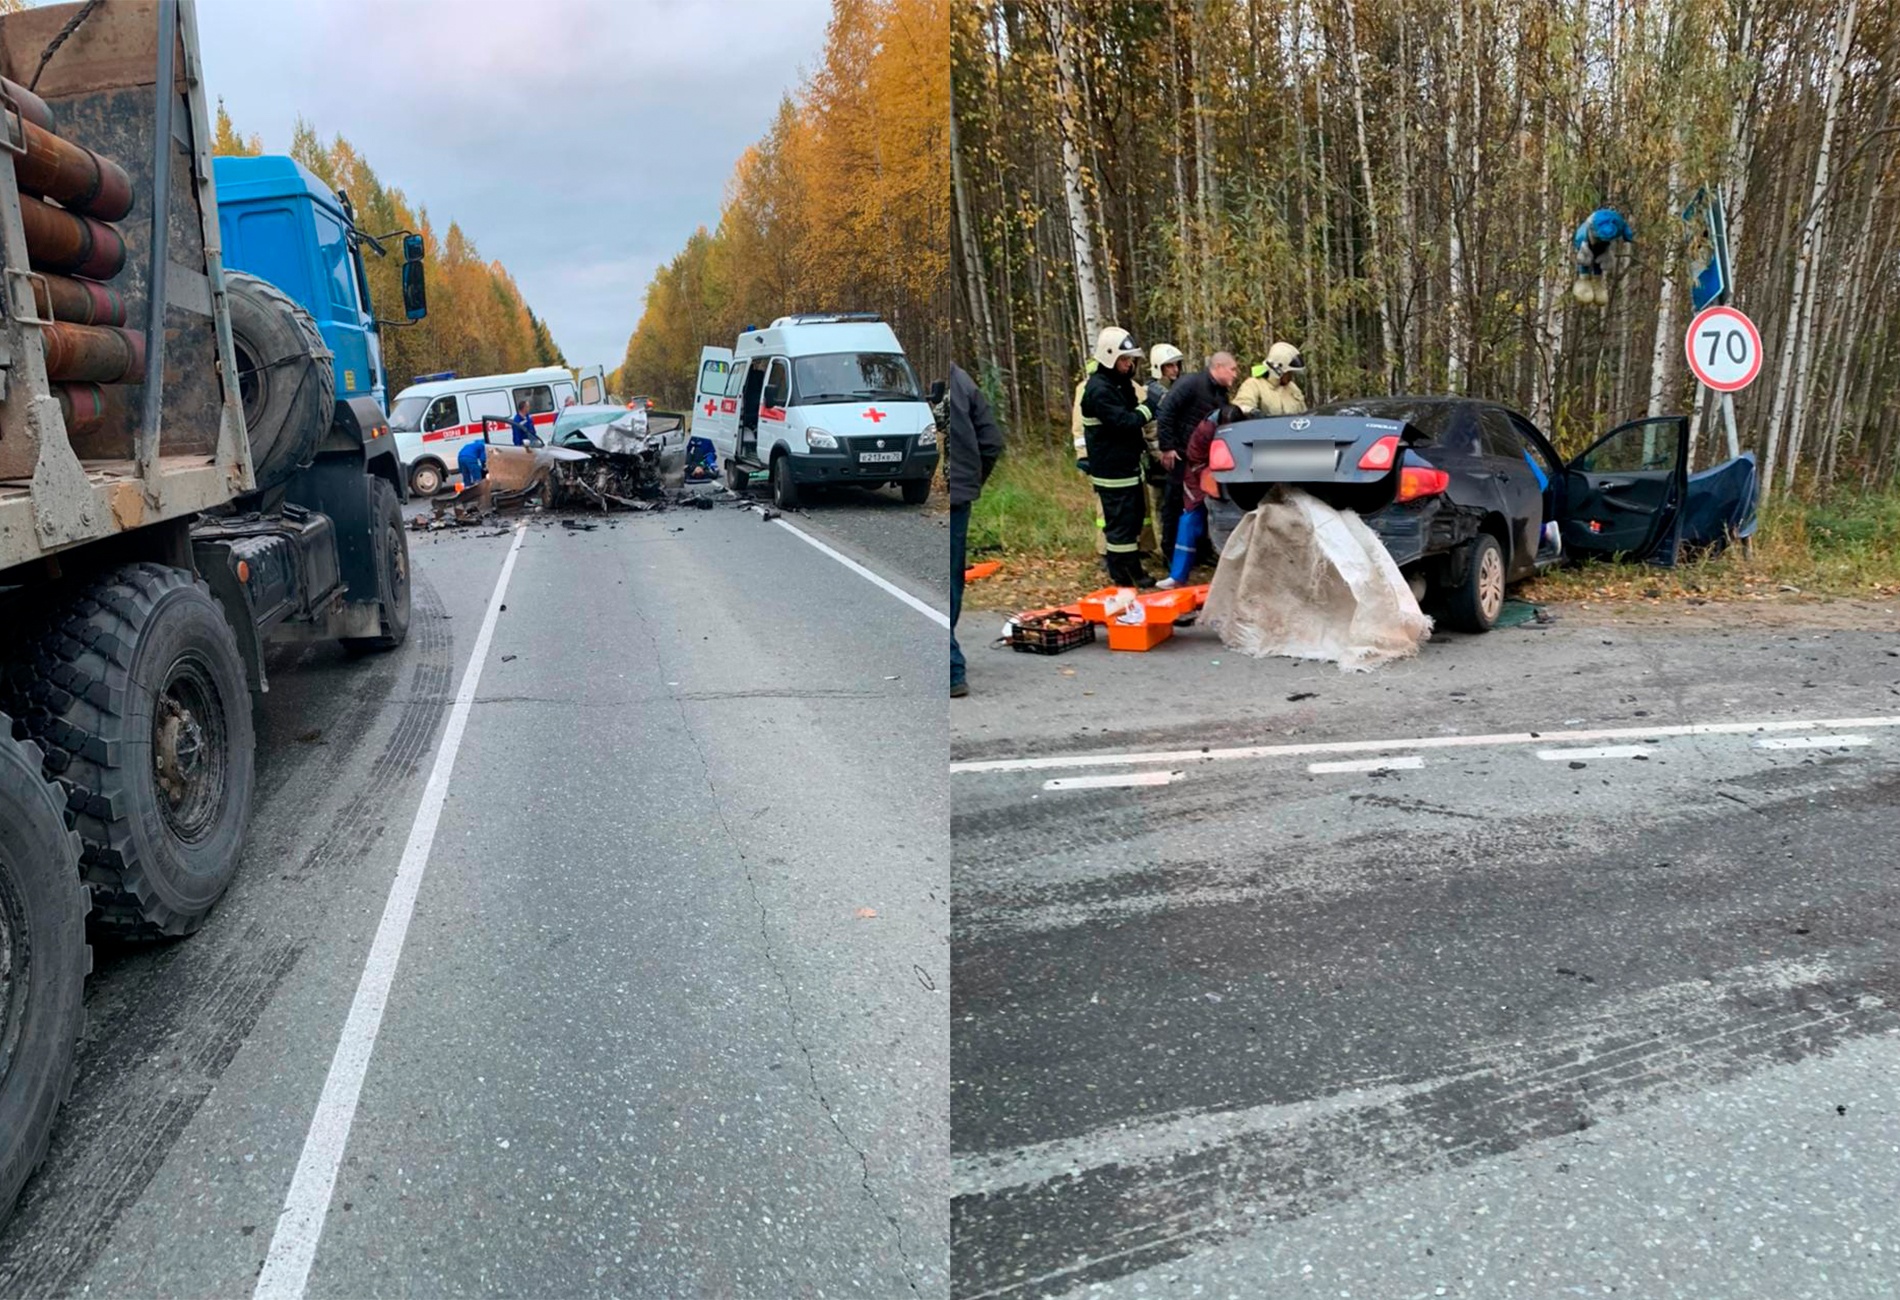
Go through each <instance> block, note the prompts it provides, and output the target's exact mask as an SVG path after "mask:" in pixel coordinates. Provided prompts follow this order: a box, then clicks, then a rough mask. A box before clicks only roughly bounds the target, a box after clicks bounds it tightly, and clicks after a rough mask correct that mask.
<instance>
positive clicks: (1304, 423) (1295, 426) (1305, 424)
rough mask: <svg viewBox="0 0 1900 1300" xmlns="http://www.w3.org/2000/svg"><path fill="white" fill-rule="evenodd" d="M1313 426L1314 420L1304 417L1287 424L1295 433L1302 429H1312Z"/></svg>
mask: <svg viewBox="0 0 1900 1300" xmlns="http://www.w3.org/2000/svg"><path fill="white" fill-rule="evenodd" d="M1312 426H1313V422H1312V421H1311V420H1308V419H1304V418H1302V419H1298V420H1295V421H1293V423H1291V424H1289V425H1287V428H1289V429H1291V430H1293V432H1295V433H1298V432H1299V431H1300V430H1301V429H1310V428H1311V427H1312Z"/></svg>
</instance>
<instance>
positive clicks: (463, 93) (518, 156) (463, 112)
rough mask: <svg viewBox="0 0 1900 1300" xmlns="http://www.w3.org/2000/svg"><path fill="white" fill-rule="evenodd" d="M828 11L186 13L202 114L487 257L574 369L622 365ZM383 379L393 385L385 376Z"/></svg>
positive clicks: (614, 5)
mask: <svg viewBox="0 0 1900 1300" xmlns="http://www.w3.org/2000/svg"><path fill="white" fill-rule="evenodd" d="M830 13H831V6H830V3H829V0H770V2H769V3H765V2H762V0H739V2H738V3H731V2H730V0H725V2H723V3H716V2H714V0H268V2H267V3H259V2H258V0H200V2H199V6H198V27H199V38H200V40H201V41H202V44H203V50H204V61H205V78H206V81H207V83H208V88H209V90H210V95H209V99H210V100H211V101H212V102H213V103H214V104H215V102H216V100H217V99H218V98H219V97H222V98H223V99H224V104H225V107H226V108H227V109H229V110H230V112H231V117H232V119H233V121H234V122H235V124H236V126H237V128H238V130H240V131H242V132H244V133H245V134H247V135H249V134H252V133H256V134H259V135H262V136H263V137H264V147H265V149H266V150H268V151H270V152H273V153H275V152H281V151H285V150H288V148H289V147H290V132H291V126H292V124H293V123H294V122H295V120H296V118H297V115H298V114H299V113H301V114H303V116H305V117H306V118H308V119H310V121H311V122H312V123H313V124H314V125H315V126H316V128H317V131H318V132H319V134H321V135H322V136H323V137H324V138H325V139H326V140H327V139H329V138H330V137H332V136H334V135H337V134H341V135H343V136H344V137H346V138H347V139H348V140H349V141H350V142H351V143H352V144H354V145H355V146H356V147H357V148H358V149H359V150H360V151H361V152H362V154H363V156H364V157H365V158H366V159H368V160H369V163H370V165H371V166H372V167H374V168H375V169H376V174H377V176H378V177H380V178H381V179H382V181H383V183H384V184H386V185H393V186H397V187H399V188H401V189H402V190H403V191H404V192H405V193H406V194H407V195H408V197H409V200H410V202H411V203H415V204H421V205H426V206H427V207H428V209H429V216H430V219H431V220H432V221H434V222H435V223H436V227H437V229H438V230H442V229H446V228H447V225H448V221H449V220H450V219H451V218H453V219H454V220H456V221H459V222H461V224H462V229H463V230H464V231H466V232H467V233H468V235H469V237H470V238H472V239H473V240H474V241H475V245H476V247H477V248H478V249H480V250H481V253H482V255H483V256H484V257H487V258H491V259H492V258H499V259H500V260H501V262H502V263H503V264H504V265H505V266H507V267H508V269H509V271H510V272H511V273H512V274H513V275H514V277H515V280H516V281H517V282H518V283H519V284H520V286H521V290H522V293H523V294H525V295H526V297H527V299H528V304H529V306H531V307H532V308H533V309H534V311H535V314H537V315H539V316H543V317H545V318H546V319H547V321H548V325H549V327H550V328H551V329H552V330H553V331H554V338H555V341H556V342H557V343H559V344H560V346H561V349H562V351H564V352H565V353H566V354H567V359H568V361H569V362H571V363H573V364H575V365H591V364H594V363H602V364H605V365H606V366H608V367H609V368H610V369H611V368H612V367H614V366H617V365H618V364H620V358H621V355H622V353H623V352H624V350H625V348H626V344H627V335H628V334H630V333H631V332H632V331H633V327H634V324H635V323H636V322H637V321H638V320H639V317H640V307H641V299H642V295H643V294H644V293H645V292H646V286H647V281H648V279H649V278H650V277H651V276H652V274H653V271H654V269H655V268H656V267H657V266H659V265H660V264H661V263H663V262H665V261H668V260H670V259H671V258H672V256H673V255H674V254H675V253H677V252H678V251H679V249H680V247H681V246H682V245H683V244H684V243H685V242H686V239H687V236H689V235H691V234H692V232H693V230H694V228H695V227H697V226H700V225H702V224H703V225H706V226H708V227H710V226H712V225H713V224H715V222H716V221H717V220H718V216H719V201H720V198H721V196H722V194H723V193H724V190H725V184H726V178H727V176H728V175H729V174H730V173H731V171H732V165H733V163H734V162H735V161H736V160H737V159H738V157H739V154H740V152H741V151H743V150H744V149H745V147H746V146H747V145H749V144H751V143H753V142H754V141H755V140H757V139H758V138H759V137H760V136H762V135H763V134H764V133H765V131H766V129H767V128H768V127H769V126H770V125H771V119H772V115H773V114H774V113H775V112H776V111H777V109H778V103H779V99H780V97H781V96H783V95H784V94H785V93H786V92H787V91H789V90H791V89H793V88H794V87H795V86H797V84H798V83H799V81H800V80H801V74H802V73H803V72H804V71H805V70H807V69H809V68H812V67H814V66H816V64H817V62H818V57H819V54H820V52H821V50H822V49H823V46H824V31H825V23H826V21H827V19H828V18H829V17H830ZM397 378H398V380H399V381H402V382H406V380H402V377H401V376H398V377H397Z"/></svg>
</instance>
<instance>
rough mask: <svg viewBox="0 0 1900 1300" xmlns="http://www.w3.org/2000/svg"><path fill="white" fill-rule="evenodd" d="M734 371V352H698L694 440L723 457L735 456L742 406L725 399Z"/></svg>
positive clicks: (703, 349) (727, 349)
mask: <svg viewBox="0 0 1900 1300" xmlns="http://www.w3.org/2000/svg"><path fill="white" fill-rule="evenodd" d="M732 369H733V365H732V349H731V348H701V349H700V350H699V381H698V384H697V386H696V387H695V388H694V390H693V436H694V437H696V438H704V439H705V440H706V441H707V442H710V443H711V444H712V445H713V448H714V450H716V451H717V452H718V453H719V455H720V456H721V457H728V456H731V455H732V454H733V450H734V448H733V443H734V441H735V439H736V437H737V434H738V430H739V404H738V403H737V402H735V401H733V400H732V399H731V398H729V397H727V396H726V386H727V384H728V383H729V382H730V381H731V379H732Z"/></svg>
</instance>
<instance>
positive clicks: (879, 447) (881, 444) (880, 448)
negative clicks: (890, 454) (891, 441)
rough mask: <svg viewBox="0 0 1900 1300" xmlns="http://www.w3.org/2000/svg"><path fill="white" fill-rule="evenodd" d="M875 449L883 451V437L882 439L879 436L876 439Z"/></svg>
mask: <svg viewBox="0 0 1900 1300" xmlns="http://www.w3.org/2000/svg"><path fill="white" fill-rule="evenodd" d="M877 449H878V450H879V451H883V450H884V439H882V438H879V439H878V440H877Z"/></svg>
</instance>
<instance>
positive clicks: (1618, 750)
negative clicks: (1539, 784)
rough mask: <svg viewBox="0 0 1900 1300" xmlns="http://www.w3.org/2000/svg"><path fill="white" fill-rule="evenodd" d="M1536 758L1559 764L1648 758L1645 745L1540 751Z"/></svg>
mask: <svg viewBox="0 0 1900 1300" xmlns="http://www.w3.org/2000/svg"><path fill="white" fill-rule="evenodd" d="M1537 757H1539V758H1541V759H1543V760H1544V761H1545V762H1546V763H1561V762H1563V761H1564V760H1565V759H1573V758H1574V759H1585V758H1648V757H1649V747H1648V746H1647V745H1598V746H1596V747H1595V748H1588V747H1586V748H1584V749H1540V750H1538V751H1537Z"/></svg>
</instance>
